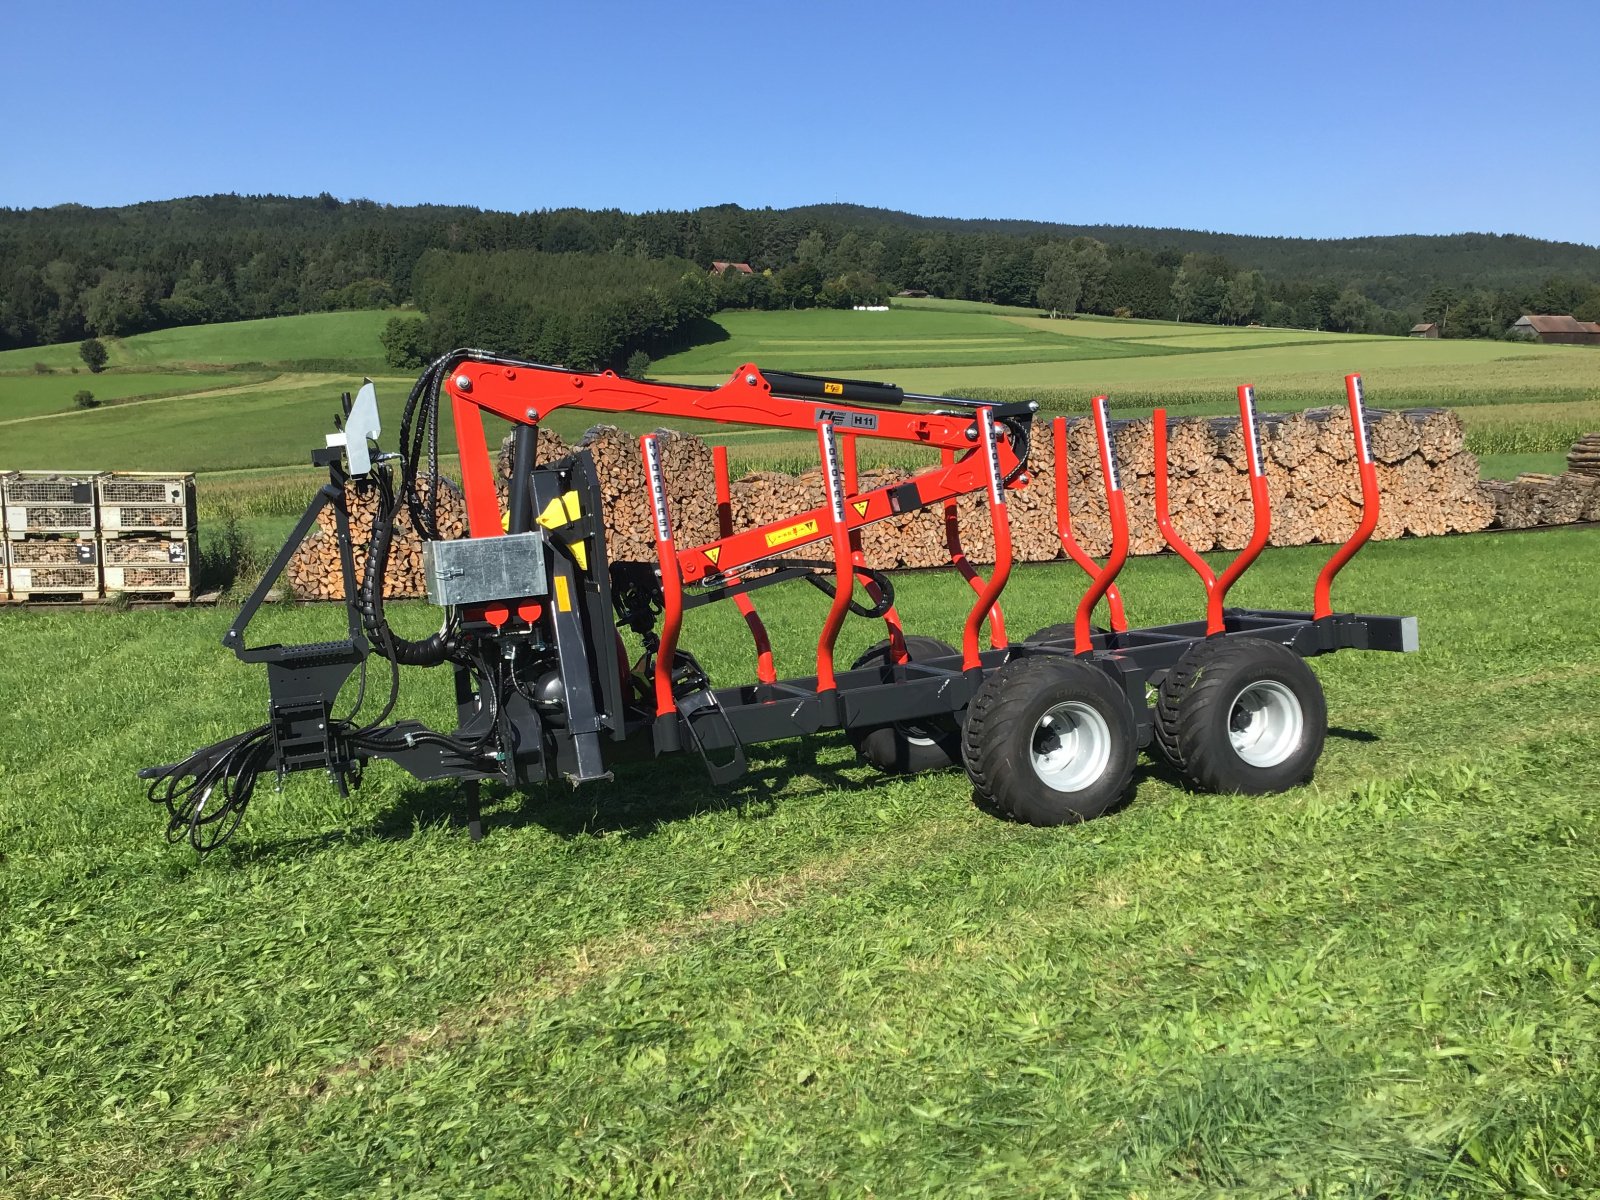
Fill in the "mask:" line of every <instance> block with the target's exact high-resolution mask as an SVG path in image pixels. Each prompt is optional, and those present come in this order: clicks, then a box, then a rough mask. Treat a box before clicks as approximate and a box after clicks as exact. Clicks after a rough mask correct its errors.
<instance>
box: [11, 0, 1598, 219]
mask: <svg viewBox="0 0 1600 1200" xmlns="http://www.w3.org/2000/svg"><path fill="white" fill-rule="evenodd" d="M0 30H3V31H4V33H5V37H4V39H3V40H4V42H5V43H6V45H7V53H6V55H5V82H4V92H3V95H4V96H5V102H4V105H3V106H0V164H3V167H0V205H8V206H13V207H31V206H35V205H50V204H58V203H62V202H67V201H76V202H80V203H85V204H96V205H104V204H124V203H130V202H133V201H137V200H147V199H160V198H166V197H171V196H182V195H193V194H198V193H209V192H229V191H231V192H276V193H288V194H296V195H300V194H315V193H318V192H322V191H328V192H332V193H333V194H334V195H337V196H341V197H353V196H365V197H369V198H371V199H374V200H379V201H385V202H390V203H396V204H408V203H416V202H422V201H433V202H440V203H458V204H470V205H476V206H480V207H484V208H496V209H509V210H513V211H518V210H525V209H535V208H548V207H556V206H562V205H578V206H582V207H589V208H595V207H616V208H622V209H626V210H629V211H640V210H646V209H662V208H686V207H696V206H699V205H704V204H717V203H724V202H733V203H737V204H742V205H746V206H750V207H759V206H764V205H771V206H774V207H784V206H788V205H793V204H805V203H812V202H819V201H823V202H825V201H836V200H837V201H853V202H856V203H861V204H871V205H881V206H883V207H887V208H898V209H904V210H906V211H910V212H917V213H925V214H932V215H946V216H962V217H1023V218H1036V219H1041V220H1055V221H1066V222H1072V223H1115V224H1139V225H1175V226H1184V227H1189V228H1201V229H1217V230H1226V231H1229V232H1236V233H1254V234H1269V235H1287V236H1310V237H1339V236H1347V235H1357V234H1372V233H1377V234H1381V233H1450V232H1457V231H1462V230H1486V231H1490V232H1495V233H1523V234H1529V235H1533V236H1538V237H1549V238H1557V239H1562V240H1568V241H1579V242H1585V243H1589V244H1596V243H1600V83H1597V80H1600V2H1596V0H1588V2H1587V3H1546V4H1538V5H1533V4H1527V5H1505V4H1488V3H1483V4H1476V3H1474V4H1454V5H1453V4H1402V3H1390V4H1334V5H1323V4H1313V3H1299V2H1296V0H1279V2H1278V3H1270V4H1253V3H1235V4H1231V5H1226V4H1204V5H1202V4H1193V5H1189V4H1164V3H1143V4H1122V5H1107V4H1080V3H1069V2H1059V3H1054V4H1046V3H1039V4H1007V3H992V2H991V3H984V2H983V0H972V2H969V3H964V4H946V3H940V2H923V3H904V2H896V3H882V4H874V3H870V2H869V0H860V2H858V3H853V4H843V3H831V2H830V3H808V4H765V3H760V2H758V0H749V2H747V3H738V4H720V3H719V4H695V3H687V2H685V3H673V4H664V3H663V4H632V3H591V4H583V5H578V4H563V5H548V4H537V3H526V4H514V3H496V2H478V3H473V2H467V3H460V4H448V3H435V4H430V5H424V4H414V3H409V2H407V0H396V2H392V3H387V4H381V5H380V4H369V3H339V2H338V0H326V2H324V3H320V4H307V3H297V2H284V3H270V2H269V3H261V4H255V5H250V6H244V5H232V4H227V3H207V4H200V3H193V2H190V0H181V2H173V3H146V4H131V3H128V2H127V0H118V2H116V3H110V2H104V0H89V2H85V3H55V4H30V5H24V4H22V3H21V2H20V0H0Z"/></svg>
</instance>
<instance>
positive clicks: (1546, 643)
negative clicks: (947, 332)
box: [0, 530, 1600, 1200]
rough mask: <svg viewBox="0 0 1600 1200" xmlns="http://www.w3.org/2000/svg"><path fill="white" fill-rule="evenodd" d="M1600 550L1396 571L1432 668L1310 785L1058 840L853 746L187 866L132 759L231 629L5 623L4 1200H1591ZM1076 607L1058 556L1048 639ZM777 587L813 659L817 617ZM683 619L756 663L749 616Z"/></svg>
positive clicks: (1294, 601) (1343, 720)
mask: <svg viewBox="0 0 1600 1200" xmlns="http://www.w3.org/2000/svg"><path fill="white" fill-rule="evenodd" d="M1593 540H1594V534H1593V532H1592V531H1588V530H1574V531H1563V532H1555V533H1540V534H1523V535H1490V536H1482V537H1473V538H1460V539H1444V538H1441V539H1428V540H1423V541H1415V540H1413V541H1405V542H1389V543H1382V544H1378V545H1374V546H1372V547H1370V548H1369V549H1368V550H1366V551H1365V552H1363V554H1362V555H1361V556H1360V557H1358V558H1357V559H1356V560H1355V562H1354V563H1353V564H1352V565H1351V566H1350V567H1349V568H1348V570H1347V571H1346V573H1345V575H1344V576H1342V577H1341V583H1340V587H1339V590H1338V594H1337V600H1338V602H1339V604H1340V606H1341V607H1348V608H1353V609H1356V610H1358V611H1361V610H1364V611H1376V612H1404V613H1415V614H1417V615H1418V616H1419V617H1420V618H1421V623H1422V624H1421V627H1422V641H1423V650H1422V652H1421V653H1419V654H1416V655H1412V656H1405V657H1402V656H1396V655H1377V654H1373V655H1361V654H1353V653H1347V654H1339V655H1335V656H1333V657H1331V658H1327V659H1320V660H1316V661H1315V662H1314V664H1313V665H1314V666H1315V668H1316V670H1317V672H1318V674H1319V675H1320V677H1321V678H1322V680H1323V683H1324V685H1325V687H1326V689H1327V692H1328V696H1329V710H1330V723H1331V726H1332V731H1331V736H1330V737H1329V740H1328V749H1327V753H1326V755H1325V757H1324V759H1323V762H1322V765H1321V767H1320V768H1319V770H1318V773H1317V777H1316V780H1315V781H1314V782H1313V783H1312V784H1311V785H1309V786H1306V787H1301V788H1297V789H1295V790H1294V791H1292V792H1289V793H1287V794H1285V795H1281V796H1269V797H1259V798H1254V797H1210V796H1202V795H1195V794H1191V793H1189V792H1186V791H1185V790H1183V789H1182V788H1180V787H1179V786H1176V785H1175V783H1174V782H1173V781H1172V779H1171V778H1170V777H1169V776H1168V775H1167V774H1166V773H1165V771H1164V770H1163V768H1161V767H1159V766H1157V765H1155V764H1149V765H1147V766H1145V767H1142V768H1141V770H1140V772H1139V783H1138V789H1137V793H1136V795H1135V796H1134V798H1133V800H1132V802H1131V803H1130V804H1129V805H1128V806H1127V807H1126V808H1124V809H1122V810H1121V811H1119V812H1116V813H1114V814H1112V815H1110V816H1108V817H1106V818H1103V819H1101V820H1099V821H1096V822H1093V823H1091V824H1088V825H1084V826H1079V827H1076V828H1061V829H1054V830H1044V829H1031V828H1027V827H1021V826H1016V825H1011V824H1007V823H1004V822H1002V821H999V820H997V819H995V818H993V817H991V816H988V815H986V814H984V813H982V812H980V811H978V810H977V809H976V808H975V807H974V806H973V804H972V802H971V800H970V797H969V788H968V786H967V783H966V781H965V778H964V777H963V776H962V775H960V774H958V773H953V772H947V773H939V774H935V775H930V776H924V777H921V778H917V779H909V780H888V779H884V778H881V777H878V776H875V775H874V774H873V773H872V772H871V771H870V770H868V769H866V768H864V767H862V766H860V765H858V764H857V763H856V762H855V760H854V758H853V756H852V755H851V754H850V752H849V750H848V748H847V747H846V746H845V745H844V744H843V743H842V742H841V741H840V740H839V739H838V738H837V737H831V736H830V737H825V738H822V739H820V741H819V742H818V744H817V749H816V755H815V759H814V761H813V760H809V759H807V758H805V757H803V756H800V755H796V754H794V753H792V752H791V751H790V750H788V749H786V748H785V747H784V746H782V745H776V746H773V747H770V748H766V749H760V750H757V751H756V752H755V754H754V760H753V765H754V773H753V774H752V775H751V776H750V777H749V778H748V779H747V780H745V781H743V782H741V783H738V784H736V785H734V786H732V787H728V788H721V789H714V788H711V787H710V786H708V785H707V784H706V783H705V781H704V779H703V777H702V776H701V774H700V772H699V769H698V767H697V765H696V763H695V762H694V761H693V760H692V759H691V758H688V757H684V758H680V759H675V760H661V761H660V762H658V763H655V764H651V763H650V762H648V761H645V762H640V763H638V764H635V765H628V764H623V765H620V766H619V767H618V777H617V780H616V782H615V783H613V784H610V785H592V786H589V787H586V788H584V789H583V790H580V791H573V790H572V789H570V788H568V787H567V786H565V785H559V786H555V787H552V788H550V789H549V790H548V791H540V792H537V793H536V794H533V795H530V796H528V797H527V798H525V799H517V798H510V797H505V798H501V797H498V796H496V797H492V800H493V804H492V808H491V811H490V814H489V824H490V831H489V836H488V837H487V839H486V840H485V841H484V842H483V843H481V844H480V845H477V846H474V845H472V844H471V843H470V842H469V841H468V839H467V838H466V837H465V835H464V834H463V833H461V832H459V831H455V830H452V829H451V828H449V825H448V817H449V813H450V811H451V806H452V803H453V800H452V792H451V791H450V790H449V789H448V788H445V787H441V786H420V785H417V784H414V783H411V782H408V781H407V780H406V778H405V777H404V776H402V775H401V773H400V772H398V771H397V770H395V769H393V768H391V767H388V766H376V767H374V768H373V769H372V771H371V773H370V775H369V778H368V781H367V784H366V786H365V787H364V788H363V789H362V790H360V791H359V792H357V793H355V794H354V795H353V796H352V797H351V798H350V799H348V800H341V799H340V798H338V797H337V795H336V794H335V793H334V791H333V790H332V789H331V788H330V787H329V786H328V785H327V783H326V782H325V781H324V780H321V779H316V778H312V777H311V776H310V775H305V776H296V777H294V778H293V779H292V780H291V781H290V782H289V785H288V786H287V787H286V789H285V790H284V792H283V793H282V794H277V793H274V792H273V790H272V789H271V787H270V786H263V788H262V789H261V792H260V794H259V795H258V797H257V799H256V800H255V803H254V806H253V807H252V809H251V812H250V814H249V816H248V818H247V820H246V823H245V825H244V827H243V828H242V830H241V832H240V835H239V836H238V838H237V839H236V840H235V842H233V843H231V844H230V845H228V846H227V847H225V848H224V849H223V850H221V851H219V852H218V853H216V854H213V855H212V856H210V857H208V858H205V859H203V860H201V859H196V857H195V856H194V855H193V853H192V852H191V851H189V850H188V849H187V848H186V847H182V846H179V847H171V846H168V845H166V844H165V843H164V841H163V839H162V837H161V832H162V821H161V818H160V817H159V816H158V814H157V812H156V811H154V810H153V809H151V807H150V806H149V805H147V804H146V803H145V802H144V801H143V798H142V795H141V792H140V788H139V785H138V783H137V782H136V781H135V779H134V778H133V772H134V770H135V769H136V768H137V767H139V766H141V765H144V764H147V763H154V762H164V761H170V760H171V759H172V758H174V757H175V756H178V755H181V754H184V753H187V752H188V751H189V750H190V749H192V748H193V747H194V746H195V745H197V744H199V743H201V742H203V741H208V740H211V739H213V738H217V737H220V736H223V735H225V734H228V733H231V732H234V731H236V730H238V729H241V728H243V727H245V726H246V725H249V724H251V723H254V722H256V721H258V720H260V717H261V712H262V704H263V700H264V689H263V682H264V681H263V679H262V678H261V677H260V674H259V670H258V669H256V668H246V667H244V666H242V665H240V664H238V663H236V662H235V661H234V660H233V658H232V657H231V656H230V655H227V654H226V653H225V652H224V651H223V650H221V649H220V648H219V647H218V645H217V638H218V636H219V634H220V632H221V630H222V628H223V627H224V625H225V624H226V622H227V621H228V620H229V619H230V614H229V613H228V612H227V611H215V610H187V611H173V612H137V613H116V612H106V611H100V612H84V611H60V612H23V611H4V612H0V688H3V689H4V692H5V694H6V695H8V696H13V697H18V698H25V699H26V704H25V706H24V705H19V706H18V712H17V713H15V714H13V717H14V719H11V720H8V721H6V722H5V723H4V724H3V725H0V780H3V783H4V786H3V787H0V848H3V854H4V858H3V860H0V865H3V868H4V869H3V870H0V1065H3V1068H4V1070H3V1071H0V1112H3V1113H4V1114H5V1120H4V1122H3V1125H0V1193H4V1194H6V1195H11V1196H17V1197H50V1198H58V1197H106V1196H145V1197H162V1198H165V1197H169V1196H178V1195H182V1196H218V1197H224V1196H225V1197H230V1198H231V1197H300V1196H322V1197H335V1196H351V1197H355V1196H363V1197H364V1196H372V1195H391V1194H393V1195H408V1196H439V1197H454V1196H460V1195H466V1194H482V1195H503V1196H545V1195H564V1196H574V1197H591V1196H592V1197H599V1196H609V1197H617V1196H666V1195H671V1196H683V1197H706V1198H714V1200H724V1198H727V1197H735V1196H760V1197H768V1196H791V1195H792V1196H805V1197H809V1196H885V1197H887V1196H910V1195H936V1196H954V1195H968V1196H984V1197H1067V1196H1073V1197H1082V1198H1085V1200H1088V1198H1099V1197H1106V1198H1108V1200H1109V1198H1112V1197H1116V1198H1118V1200H1126V1198H1127V1197H1129V1196H1139V1197H1142V1198H1145V1200H1166V1198H1169V1197H1170V1198H1174V1200H1176V1198H1180V1197H1182V1198H1189V1197H1200V1196H1207V1197H1210V1196H1262V1197H1268V1196H1271V1197H1278V1196H1282V1197H1291V1196H1313V1197H1336V1196H1337V1197H1371V1198H1373V1200H1377V1198H1379V1197H1386V1198H1397V1197H1419V1198H1420V1197H1482V1196H1519V1197H1526V1196H1540V1195H1564V1196H1593V1195H1595V1194H1597V1193H1600V1152H1597V1145H1596V1143H1597V1139H1600V1103H1597V1100H1596V1093H1595V1089H1594V1080H1595V1078H1596V1073H1597V1071H1600V866H1597V862H1596V858H1595V853H1594V847H1595V844H1596V841H1597V839H1600V809H1597V808H1596V807H1595V805H1594V804H1593V796H1594V795H1595V794H1596V791H1597V790H1600V631H1597V629H1596V626H1595V622H1594V620H1593V597H1594V595H1595V594H1597V592H1600V555H1596V554H1595V553H1593V546H1592V542H1593ZM1320 561H1321V555H1320V553H1318V552H1316V551H1314V550H1311V549H1309V548H1308V549H1304V550H1290V551H1271V552H1269V553H1268V554H1267V555H1266V557H1264V558H1263V559H1262V560H1261V562H1260V563H1259V564H1258V565H1257V567H1256V568H1255V569H1253V570H1252V571H1251V572H1250V573H1249V574H1248V575H1246V576H1245V578H1244V580H1243V581H1242V582H1241V584H1240V587H1239V589H1238V591H1237V593H1236V598H1237V599H1238V600H1239V601H1240V602H1241V603H1245V604H1254V605H1286V606H1298V605H1303V604H1304V603H1306V599H1307V597H1308V596H1309V593H1310V583H1311V578H1312V576H1313V574H1314V573H1315V570H1316V567H1317V565H1318V563H1319V562H1320ZM1124 583H1125V585H1126V586H1125V589H1124V590H1125V592H1126V594H1127V597H1128V605H1129V612H1130V616H1131V617H1132V618H1133V619H1134V620H1135V621H1136V622H1140V623H1148V622H1156V621H1162V620H1169V619H1177V618H1183V617H1189V616H1192V615H1193V614H1194V613H1195V612H1196V611H1197V610H1198V608H1199V598H1200V597H1199V585H1198V583H1197V582H1196V581H1195V580H1194V578H1193V576H1192V575H1190V574H1188V573H1187V572H1186V571H1185V569H1184V568H1183V566H1182V564H1180V563H1178V562H1176V561H1174V560H1171V559H1161V560H1151V559H1143V560H1136V561H1134V562H1133V563H1131V564H1130V565H1129V568H1128V570H1127V572H1126V573H1125V575H1124ZM1078 587H1079V580H1078V577H1077V576H1076V575H1075V573H1074V572H1073V571H1072V570H1070V569H1069V568H1066V567H1064V566H1053V567H1041V568H1023V569H1021V570H1019V571H1018V573H1017V575H1016V577H1015V578H1014V580H1013V583H1012V586H1011V588H1010V589H1009V590H1008V592H1007V616H1008V619H1009V622H1010V624H1011V625H1012V627H1013V628H1014V629H1015V630H1017V631H1019V632H1026V631H1028V630H1030V629H1032V628H1034V627H1037V626H1039V625H1043V624H1046V623H1048V622H1051V621H1055V620H1058V619H1060V618H1061V616H1062V615H1063V612H1064V609H1065V604H1064V602H1063V598H1062V597H1063V593H1065V595H1066V596H1068V597H1072V596H1075V595H1076V594H1077V590H1078ZM900 591H901V607H902V610H903V612H904V613H905V614H906V618H907V621H908V623H909V624H910V625H911V627H913V628H915V629H916V630H917V631H919V632H926V633H931V634H935V635H939V636H944V637H946V638H953V637H954V636H955V635H956V632H957V629H958V625H959V621H960V618H961V614H962V613H963V612H964V611H965V608H966V606H967V604H969V603H970V601H971V595H970V593H969V592H968V591H967V589H966V588H965V585H964V584H962V583H961V582H960V580H959V579H956V578H954V577H953V575H952V574H950V573H944V574H919V575H914V576H910V577H906V578H904V579H903V580H902V581H901V584H900ZM759 603H760V604H761V606H762V608H763V611H764V612H765V613H767V615H768V617H769V622H770V624H771V626H772V628H773V630H774V634H775V638H774V640H775V642H776V643H777V646H778V649H779V658H780V667H781V668H782V669H784V670H787V671H799V670H801V669H803V668H804V666H805V664H806V662H807V660H808V656H809V654H810V646H811V643H812V642H813V641H814V638H815V629H816V626H817V624H818V622H819V621H820V617H821V611H822V607H823V605H824V604H825V601H824V600H823V598H822V597H820V596H818V595H817V594H815V593H814V592H812V591H811V590H810V589H806V588H797V589H774V590H772V591H765V592H762V593H761V594H760V600H759ZM1068 603H1070V601H1068ZM401 615H402V617H403V619H404V621H405V623H406V625H407V627H408V628H409V629H411V630H413V631H421V630H422V629H425V628H427V627H428V626H429V624H430V614H429V612H428V611H427V610H426V609H424V608H422V607H420V606H411V605H408V606H403V611H402V614H401ZM338 622H339V614H338V613H337V611H336V610H332V609H329V608H327V607H308V608H284V609H278V610H275V611H273V612H272V613H270V614H269V615H268V617H267V618H266V619H265V623H264V627H263V628H262V629H261V630H260V631H259V633H258V636H259V637H261V638H263V639H269V638H283V639H285V640H288V639H293V640H303V639H308V638H316V637H327V636H332V635H333V633H334V629H335V626H337V625H338ZM846 633H847V636H846V639H845V643H844V644H845V649H846V652H847V653H853V652H854V651H855V650H857V649H859V648H860V647H862V646H864V645H865V644H866V643H867V642H868V641H870V640H872V639H874V638H875V637H876V636H877V631H876V629H875V628H874V626H873V625H872V623H870V622H866V621H861V620H852V621H851V622H850V624H849V625H847V627H846ZM685 643H686V644H687V645H688V646H689V647H690V648H691V649H693V650H694V651H695V652H696V653H699V654H701V655H702V657H703V658H704V660H705V662H706V664H707V666H708V667H709V669H710V670H711V672H712V674H713V675H714V676H716V677H717V678H718V680H719V681H720V682H733V681H734V680H737V679H740V678H749V677H750V675H751V673H752V672H751V655H750V650H749V647H748V640H747V637H746V635H745V634H744V632H743V628H742V623H741V622H740V621H739V618H738V616H737V614H736V613H734V612H733V611H732V610H731V607H730V606H727V605H716V606H712V607H711V608H708V609H703V610H698V611H696V612H695V613H693V614H691V618H690V625H689V629H688V632H687V635H686V638H685ZM108 680H110V681H115V683H114V685H113V686H108V685H107V683H106V681H108ZM447 691H448V680H447V678H445V677H443V676H441V675H440V674H439V673H438V672H423V671H415V672H412V673H411V677H410V678H408V681H407V688H406V693H405V694H404V695H403V697H402V700H401V712H402V713H404V714H406V715H421V716H426V717H431V718H432V719H433V720H435V721H442V720H444V719H445V714H446V712H447V711H448V709H449V697H448V696H447V695H446V692H447ZM24 711H25V716H24V715H23V713H24Z"/></svg>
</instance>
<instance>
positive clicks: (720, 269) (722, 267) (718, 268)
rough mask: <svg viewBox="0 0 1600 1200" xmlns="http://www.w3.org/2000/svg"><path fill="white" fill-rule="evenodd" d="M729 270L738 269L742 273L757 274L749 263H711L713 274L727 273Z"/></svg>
mask: <svg viewBox="0 0 1600 1200" xmlns="http://www.w3.org/2000/svg"><path fill="white" fill-rule="evenodd" d="M729 271H736V272H738V273H739V274H740V275H754V274H755V272H754V271H752V270H751V269H750V264H749V263H736V262H713V263H712V264H711V273H712V274H713V275H725V274H727V273H728V272H729Z"/></svg>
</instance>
